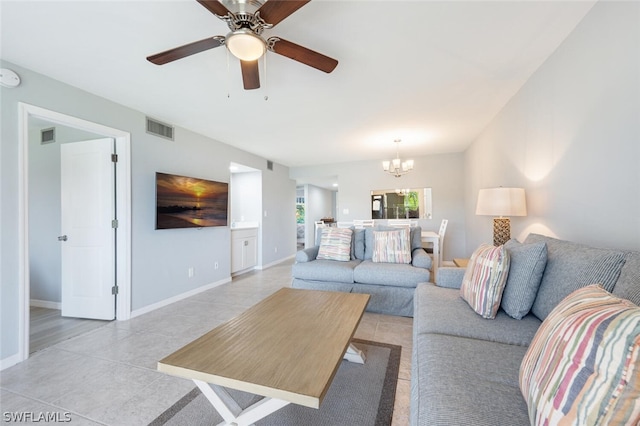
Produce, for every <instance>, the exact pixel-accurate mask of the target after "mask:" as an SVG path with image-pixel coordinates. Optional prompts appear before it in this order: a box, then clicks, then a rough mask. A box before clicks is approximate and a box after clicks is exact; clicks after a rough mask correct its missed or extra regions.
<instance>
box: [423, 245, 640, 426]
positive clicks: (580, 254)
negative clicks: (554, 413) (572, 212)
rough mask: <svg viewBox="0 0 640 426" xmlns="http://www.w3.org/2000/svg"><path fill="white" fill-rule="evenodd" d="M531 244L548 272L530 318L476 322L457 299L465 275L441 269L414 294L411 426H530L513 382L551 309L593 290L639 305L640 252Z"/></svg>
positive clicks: (458, 270)
mask: <svg viewBox="0 0 640 426" xmlns="http://www.w3.org/2000/svg"><path fill="white" fill-rule="evenodd" d="M536 243H544V244H545V245H546V250H547V255H546V264H545V265H543V268H544V269H543V270H542V277H541V281H540V282H541V284H540V287H539V289H538V290H537V293H535V302H534V304H533V307H532V310H531V312H530V313H528V314H526V315H525V316H524V317H523V318H522V319H519V320H518V319H514V318H512V317H510V316H509V315H507V314H506V313H505V311H504V310H503V309H502V308H500V310H499V311H498V314H497V316H496V318H495V319H484V318H482V317H481V316H480V315H478V314H476V313H475V312H474V311H473V310H472V309H471V308H470V307H469V305H468V304H467V303H466V302H465V301H464V300H463V299H462V298H461V297H460V291H459V287H460V285H461V283H462V278H463V275H464V272H465V270H464V269H462V268H447V267H445V268H439V269H438V285H437V286H435V285H433V284H420V285H419V286H418V287H417V289H416V295H415V300H414V304H415V307H414V329H413V354H412V358H413V359H412V364H411V368H412V372H411V424H412V425H414V426H417V425H430V426H431V425H446V426H455V425H474V426H496V425H508V426H518V425H523V426H524V425H529V424H530V422H529V417H528V411H527V404H526V402H525V400H524V398H523V396H522V394H521V392H520V388H519V382H518V374H519V369H520V364H521V362H522V359H523V357H524V355H525V353H526V351H527V348H528V346H529V343H530V342H531V340H532V339H533V337H534V335H535V334H536V331H537V330H538V328H539V326H540V324H541V323H542V321H543V320H544V319H545V318H546V316H547V315H548V314H549V312H550V311H551V310H552V309H553V307H554V306H555V305H557V304H558V303H559V302H560V301H561V300H562V299H563V298H564V297H565V296H567V295H568V294H569V293H571V292H572V291H573V290H576V289H578V288H581V287H584V286H586V285H589V284H594V283H601V284H603V286H604V287H605V289H607V290H608V291H611V292H612V293H613V294H614V295H616V296H618V297H620V298H624V299H628V300H630V301H631V302H633V303H635V304H636V305H639V304H640V252H625V251H620V250H610V249H600V248H595V247H590V246H586V245H582V244H577V243H573V242H569V241H562V240H558V239H554V238H550V237H545V236H542V235H536V234H531V235H529V236H528V237H527V239H526V240H525V244H536ZM512 266H513V257H512ZM510 273H511V271H510ZM508 286H509V282H508V281H507V288H508ZM505 291H506V288H505ZM502 306H504V305H502Z"/></svg>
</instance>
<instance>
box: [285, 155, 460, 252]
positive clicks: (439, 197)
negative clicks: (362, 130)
mask: <svg viewBox="0 0 640 426" xmlns="http://www.w3.org/2000/svg"><path fill="white" fill-rule="evenodd" d="M413 160H414V163H415V166H414V171H413V172H411V173H409V174H407V175H405V176H402V177H400V178H395V177H393V176H391V175H389V174H387V173H384V172H383V170H382V165H381V162H380V161H359V162H350V163H349V162H345V163H337V164H331V165H323V166H307V167H292V168H291V169H290V175H291V177H292V178H294V179H295V178H312V177H317V178H322V177H323V176H337V181H338V185H339V186H338V188H339V189H338V193H337V199H338V201H337V206H336V211H337V218H336V219H337V220H341V221H351V220H354V219H370V218H371V190H374V189H395V188H422V187H430V188H432V196H433V218H432V219H430V220H428V219H420V222H419V223H420V226H422V228H423V229H425V230H430V231H436V232H437V231H438V229H439V228H440V221H441V220H442V219H448V220H449V224H448V226H447V233H446V235H445V244H444V258H445V259H452V258H454V257H462V256H463V255H464V254H465V249H466V245H465V223H464V221H465V216H464V205H465V203H464V154H462V153H460V154H443V155H429V156H424V157H413ZM345 209H346V210H348V213H344V212H345Z"/></svg>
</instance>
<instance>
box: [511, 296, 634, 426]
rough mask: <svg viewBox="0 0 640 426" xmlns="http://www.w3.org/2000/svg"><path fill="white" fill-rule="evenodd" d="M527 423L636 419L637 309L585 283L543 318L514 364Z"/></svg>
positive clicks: (611, 422) (630, 421)
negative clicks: (530, 340)
mask: <svg viewBox="0 0 640 426" xmlns="http://www.w3.org/2000/svg"><path fill="white" fill-rule="evenodd" d="M519 378H520V390H521V391H522V395H523V396H524V398H525V400H526V401H527V406H528V408H529V419H530V420H531V424H532V425H557V424H562V425H638V424H640V308H638V307H637V306H636V305H634V304H632V303H631V302H629V301H628V300H625V299H620V298H617V297H615V296H612V295H611V294H610V293H608V292H607V291H606V290H604V289H603V288H602V287H601V286H600V285H590V286H587V287H583V288H581V289H578V290H576V291H574V292H573V293H571V294H570V295H569V296H567V297H566V298H565V299H563V300H562V301H561V302H560V304H559V305H558V306H556V308H554V309H553V310H552V311H551V313H550V314H549V316H548V317H547V318H546V319H545V320H544V322H543V323H542V325H541V326H540V328H539V329H538V332H537V333H536V335H535V337H534V338H533V341H532V342H531V345H530V346H529V349H528V350H527V353H526V355H525V357H524V359H523V360H522V364H521V365H520V376H519Z"/></svg>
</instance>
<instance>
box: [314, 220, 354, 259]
mask: <svg viewBox="0 0 640 426" xmlns="http://www.w3.org/2000/svg"><path fill="white" fill-rule="evenodd" d="M352 236H353V230H351V229H349V228H322V237H321V239H320V248H319V249H318V256H317V257H316V259H325V260H337V261H340V262H347V261H349V260H351V238H352Z"/></svg>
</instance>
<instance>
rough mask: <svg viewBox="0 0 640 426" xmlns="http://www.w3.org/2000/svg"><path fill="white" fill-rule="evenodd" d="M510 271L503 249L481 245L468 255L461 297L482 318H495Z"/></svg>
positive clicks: (505, 251)
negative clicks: (469, 256) (469, 257)
mask: <svg viewBox="0 0 640 426" xmlns="http://www.w3.org/2000/svg"><path fill="white" fill-rule="evenodd" d="M508 272H509V254H508V253H507V250H506V249H505V248H504V247H503V246H499V247H494V246H490V245H488V244H482V245H480V247H478V248H477V249H476V251H474V252H473V254H472V255H471V259H470V260H469V264H468V265H467V270H466V271H465V273H464V278H463V279H462V286H461V287H460V296H461V297H462V298H463V299H464V300H466V301H467V303H469V306H471V308H472V309H473V310H474V311H476V312H477V313H478V314H479V315H480V316H482V317H483V318H489V319H491V318H495V316H496V314H497V313H498V309H499V308H500V301H501V299H502V292H503V290H504V285H505V283H506V281H507V274H508Z"/></svg>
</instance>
